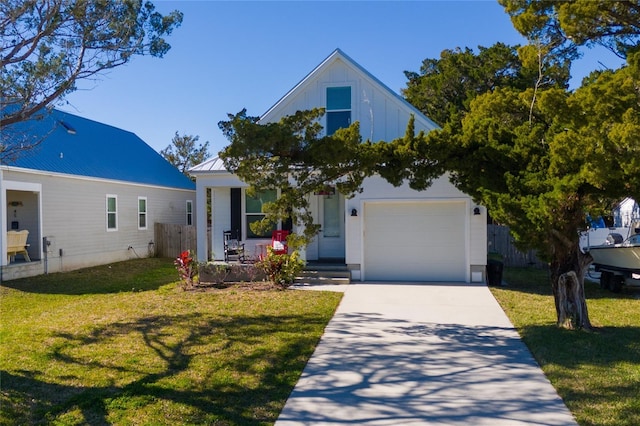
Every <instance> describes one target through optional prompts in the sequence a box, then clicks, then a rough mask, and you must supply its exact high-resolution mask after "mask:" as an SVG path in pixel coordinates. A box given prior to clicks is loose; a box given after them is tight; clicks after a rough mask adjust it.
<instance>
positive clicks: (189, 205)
mask: <svg viewBox="0 0 640 426" xmlns="http://www.w3.org/2000/svg"><path fill="white" fill-rule="evenodd" d="M187 225H193V201H191V200H187Z"/></svg>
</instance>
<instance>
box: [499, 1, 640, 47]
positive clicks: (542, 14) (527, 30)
mask: <svg viewBox="0 0 640 426" xmlns="http://www.w3.org/2000/svg"><path fill="white" fill-rule="evenodd" d="M499 3H500V4H502V6H503V7H504V8H505V11H506V12H507V13H508V14H509V15H510V16H511V21H512V23H513V25H514V27H515V28H516V30H518V31H519V32H520V33H521V34H522V35H524V36H525V37H527V38H528V39H529V40H535V39H539V40H546V44H547V45H553V47H554V48H555V49H562V50H565V51H567V50H573V51H575V48H576V47H577V46H582V45H585V46H587V47H591V46H593V45H595V44H599V45H602V46H604V47H606V48H608V49H609V50H611V51H612V52H614V53H616V54H617V55H618V56H619V57H621V58H626V57H627V55H628V54H629V53H631V52H634V51H635V50H636V49H637V46H638V41H639V36H640V6H639V5H638V3H637V2H634V1H611V0H571V1H562V2H559V1H554V0H543V1H540V0H499Z"/></svg>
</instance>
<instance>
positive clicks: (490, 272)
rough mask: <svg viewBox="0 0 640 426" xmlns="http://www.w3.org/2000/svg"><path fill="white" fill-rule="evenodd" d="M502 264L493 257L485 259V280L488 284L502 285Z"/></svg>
mask: <svg viewBox="0 0 640 426" xmlns="http://www.w3.org/2000/svg"><path fill="white" fill-rule="evenodd" d="M503 268H504V264H503V263H502V262H501V261H499V260H495V259H489V260H487V280H488V281H489V285H495V286H500V285H502V269H503Z"/></svg>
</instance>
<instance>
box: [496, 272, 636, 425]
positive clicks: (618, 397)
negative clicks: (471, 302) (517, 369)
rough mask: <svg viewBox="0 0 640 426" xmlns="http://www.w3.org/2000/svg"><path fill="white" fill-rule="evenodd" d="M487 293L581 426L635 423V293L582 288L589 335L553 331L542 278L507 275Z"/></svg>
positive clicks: (548, 287)
mask: <svg viewBox="0 0 640 426" xmlns="http://www.w3.org/2000/svg"><path fill="white" fill-rule="evenodd" d="M505 281H506V282H507V283H508V286H507V287H492V288H491V291H492V292H493V294H494V296H495V297H496V299H497V300H498V301H499V303H500V304H501V306H502V308H503V309H504V310H505V312H506V313H507V315H508V316H509V318H510V319H511V322H512V323H513V324H514V326H515V327H516V328H517V329H518V332H519V333H520V335H521V336H522V338H523V340H524V342H525V343H526V344H527V346H528V347H529V349H530V350H531V352H532V353H533V355H534V357H535V358H536V360H537V361H538V363H539V364H540V365H541V366H542V369H543V370H544V372H545V373H546V375H547V377H549V379H550V381H551V383H552V384H553V385H554V387H555V388H556V389H557V390H558V393H559V394H560V396H561V397H562V398H563V399H564V401H565V403H566V404H567V406H568V407H569V409H570V410H571V412H572V413H573V415H574V416H575V417H576V419H577V420H578V423H579V424H581V425H594V426H595V425H628V426H635V425H639V424H640V288H637V287H626V288H624V289H623V291H622V293H620V294H614V293H611V292H609V291H607V290H601V289H600V287H599V285H598V284H596V283H594V282H585V288H586V296H587V306H588V309H589V314H590V318H591V322H592V323H593V325H594V326H595V327H597V329H596V331H595V332H584V331H578V332H576V331H569V330H562V329H559V328H558V327H556V325H555V321H556V314H555V307H554V302H553V296H552V294H551V284H550V282H549V278H548V275H547V272H546V271H541V270H535V269H507V270H506V271H505Z"/></svg>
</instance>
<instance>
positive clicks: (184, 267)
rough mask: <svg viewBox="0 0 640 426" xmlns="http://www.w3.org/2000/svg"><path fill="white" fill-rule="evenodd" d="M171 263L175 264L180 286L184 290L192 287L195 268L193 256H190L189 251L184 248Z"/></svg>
mask: <svg viewBox="0 0 640 426" xmlns="http://www.w3.org/2000/svg"><path fill="white" fill-rule="evenodd" d="M173 264H174V265H176V269H177V270H178V275H180V281H181V283H182V288H183V289H185V290H187V289H190V288H192V287H193V276H194V275H195V270H194V268H193V257H192V256H191V251H190V250H186V251H183V252H182V253H180V255H178V257H176V260H175V261H174V262H173Z"/></svg>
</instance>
